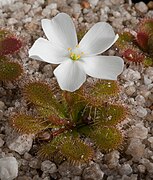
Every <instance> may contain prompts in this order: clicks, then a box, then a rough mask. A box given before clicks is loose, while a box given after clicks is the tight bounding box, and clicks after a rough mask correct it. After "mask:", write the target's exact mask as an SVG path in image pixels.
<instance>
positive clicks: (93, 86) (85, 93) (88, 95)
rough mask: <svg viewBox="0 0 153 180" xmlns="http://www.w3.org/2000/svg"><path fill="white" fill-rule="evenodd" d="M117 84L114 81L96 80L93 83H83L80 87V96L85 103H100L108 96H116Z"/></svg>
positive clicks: (117, 91)
mask: <svg viewBox="0 0 153 180" xmlns="http://www.w3.org/2000/svg"><path fill="white" fill-rule="evenodd" d="M118 93H119V86H118V84H117V82H116V81H110V80H98V81H96V82H93V83H85V84H84V85H83V87H82V89H81V94H82V98H84V99H85V101H86V103H89V104H92V105H101V104H102V103H103V102H104V101H106V100H107V101H108V98H113V97H116V96H118Z"/></svg>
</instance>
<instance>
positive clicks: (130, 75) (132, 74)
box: [122, 69, 141, 81]
mask: <svg viewBox="0 0 153 180" xmlns="http://www.w3.org/2000/svg"><path fill="white" fill-rule="evenodd" d="M140 78H141V76H140V73H139V72H138V71H134V70H132V69H126V70H125V71H123V73H122V79H124V80H127V81H137V80H139V79H140Z"/></svg>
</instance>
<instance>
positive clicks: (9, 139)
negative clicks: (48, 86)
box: [0, 0, 153, 180]
mask: <svg viewBox="0 0 153 180" xmlns="http://www.w3.org/2000/svg"><path fill="white" fill-rule="evenodd" d="M84 1H85V0H83V2H84ZM126 2H127V1H124V0H103V1H102V0H90V1H85V2H84V4H83V5H82V4H81V3H80V1H79V0H67V1H66V0H62V1H61V0H26V1H25V0H16V1H14V3H13V0H12V1H10V2H8V1H6V0H5V4H4V1H3V0H0V25H1V26H2V27H7V28H10V29H11V30H14V31H15V32H17V34H18V35H21V36H22V37H23V39H24V43H25V46H24V48H23V49H22V51H21V52H20V53H19V58H20V59H21V60H22V62H23V66H24V69H25V72H26V73H27V76H28V78H35V79H39V80H46V81H49V80H50V78H52V77H53V70H54V66H52V65H50V64H45V63H41V62H39V61H34V60H30V59H29V58H28V53H27V52H28V49H29V47H31V45H32V43H33V42H34V41H35V40H36V39H37V38H38V37H40V36H42V35H44V34H43V32H42V29H41V25H40V20H41V19H43V18H49V19H50V18H52V17H53V16H55V15H56V14H57V13H59V12H66V13H68V14H69V15H70V16H73V20H74V23H75V26H76V27H77V29H81V28H85V29H87V30H88V29H89V28H90V27H91V26H92V25H93V24H95V23H96V22H98V21H108V22H109V23H110V24H112V25H113V27H114V29H115V31H116V32H120V31H122V30H123V28H126V29H128V28H135V27H136V24H137V23H138V22H139V20H140V17H152V18H153V10H151V9H149V8H148V7H147V5H146V4H144V3H143V2H140V3H137V4H136V5H134V4H130V5H129V4H127V3H126ZM7 3H8V5H6V4H7ZM10 3H13V4H11V5H10ZM115 53H116V52H115V50H114V48H112V49H111V50H109V51H108V54H110V55H114V54H115ZM119 83H120V85H121V90H122V91H121V95H120V99H121V101H122V102H124V103H125V104H126V106H127V107H128V111H129V117H128V119H127V125H126V124H125V127H123V128H124V131H125V132H124V133H125V135H126V144H125V145H124V150H122V151H120V150H115V151H112V152H110V153H107V154H102V153H101V154H100V156H99V155H98V153H96V155H95V157H94V162H90V164H88V165H85V166H72V165H69V164H68V163H67V162H62V163H61V164H60V165H58V164H55V162H51V161H49V160H45V161H41V160H40V159H38V158H37V157H36V155H35V149H37V146H36V145H35V144H34V143H33V140H32V137H28V136H22V135H19V134H15V135H13V136H12V133H8V127H9V125H8V119H9V117H10V114H12V112H14V111H15V110H14V109H15V108H16V109H18V110H20V111H22V110H24V106H26V105H25V102H21V95H20V92H19V91H18V90H19V89H18V87H17V85H16V84H14V83H4V84H3V85H2V84H1V87H0V98H1V99H0V177H1V179H2V180H5V179H7V177H8V176H10V177H11V178H16V176H17V174H18V177H17V178H16V180H50V179H59V180H71V179H73V180H81V179H91V180H97V179H98V180H100V179H103V178H104V179H107V180H139V179H142V180H151V179H153V67H148V68H144V67H142V66H141V65H134V64H129V65H128V66H125V69H124V71H123V73H122V75H121V76H120V78H119ZM7 94H9V96H7ZM12 95H14V96H12ZM10 97H11V98H10ZM32 143H33V145H32ZM17 161H18V165H17ZM13 164H14V165H13ZM2 165H3V166H2ZM18 168H19V169H18ZM3 169H5V171H3ZM10 180H11V179H10Z"/></svg>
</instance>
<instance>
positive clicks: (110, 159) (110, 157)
mask: <svg viewBox="0 0 153 180" xmlns="http://www.w3.org/2000/svg"><path fill="white" fill-rule="evenodd" d="M119 157H120V156H119V152H118V151H112V152H110V153H108V154H107V155H106V156H105V160H106V161H107V164H108V166H109V168H115V167H116V166H118V164H119Z"/></svg>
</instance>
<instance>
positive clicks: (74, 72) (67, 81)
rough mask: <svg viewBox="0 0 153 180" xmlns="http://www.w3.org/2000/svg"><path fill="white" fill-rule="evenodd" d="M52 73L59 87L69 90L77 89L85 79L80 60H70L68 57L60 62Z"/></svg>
mask: <svg viewBox="0 0 153 180" xmlns="http://www.w3.org/2000/svg"><path fill="white" fill-rule="evenodd" d="M54 75H55V76H56V78H57V81H58V83H59V86H60V88H61V89H62V90H67V91H70V92H73V91H75V90H77V89H79V88H80V86H81V85H82V84H83V83H84V82H85V80H86V74H85V72H84V70H83V68H82V62H79V61H72V60H70V59H68V60H67V61H65V62H63V63H62V64H60V65H59V66H58V67H57V68H56V69H55V70H54Z"/></svg>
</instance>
